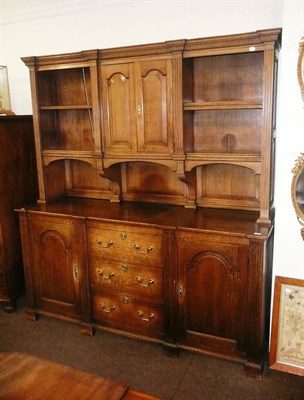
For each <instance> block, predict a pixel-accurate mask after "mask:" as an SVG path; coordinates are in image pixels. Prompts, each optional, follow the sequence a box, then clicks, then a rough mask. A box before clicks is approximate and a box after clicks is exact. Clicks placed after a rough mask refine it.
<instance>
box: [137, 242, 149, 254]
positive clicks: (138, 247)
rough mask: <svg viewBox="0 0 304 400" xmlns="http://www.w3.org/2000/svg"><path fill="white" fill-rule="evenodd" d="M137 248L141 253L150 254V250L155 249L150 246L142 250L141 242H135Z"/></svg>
mask: <svg viewBox="0 0 304 400" xmlns="http://www.w3.org/2000/svg"><path fill="white" fill-rule="evenodd" d="M134 248H135V250H137V251H138V252H139V253H141V254H148V253H150V251H152V250H153V247H152V246H148V247H147V249H146V250H141V248H140V245H139V244H135V245H134Z"/></svg>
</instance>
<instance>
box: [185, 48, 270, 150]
mask: <svg viewBox="0 0 304 400" xmlns="http://www.w3.org/2000/svg"><path fill="white" fill-rule="evenodd" d="M263 63H264V55H263V52H249V53H240V54H224V55H215V56H203V57H195V58H187V59H185V60H184V63H183V99H184V127H183V128H184V143H185V148H186V152H187V153H219V154H222V153H227V154H233V153H235V154H257V155H258V154H261V146H262V144H261V137H262V128H263Z"/></svg>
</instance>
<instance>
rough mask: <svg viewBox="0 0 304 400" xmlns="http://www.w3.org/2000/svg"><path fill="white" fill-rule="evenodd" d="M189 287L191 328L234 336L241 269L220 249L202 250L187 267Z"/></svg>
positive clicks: (188, 325) (188, 306)
mask: <svg viewBox="0 0 304 400" xmlns="http://www.w3.org/2000/svg"><path fill="white" fill-rule="evenodd" d="M186 287H187V292H188V293H189V296H187V305H186V307H187V313H186V314H187V329H188V330H189V331H193V332H201V333H204V334H207V335H212V336H218V337H224V338H232V336H233V331H234V329H233V325H234V321H233V314H234V308H235V305H236V304H237V303H238V297H239V284H238V271H237V270H236V269H235V268H234V267H233V266H232V265H231V263H230V262H229V260H228V259H227V258H226V257H225V256H224V255H223V254H221V253H219V252H218V251H211V250H208V251H203V252H201V253H199V254H198V255H196V256H195V257H193V259H192V260H191V262H190V264H189V266H188V268H187V272H186ZM198 316H199V317H198Z"/></svg>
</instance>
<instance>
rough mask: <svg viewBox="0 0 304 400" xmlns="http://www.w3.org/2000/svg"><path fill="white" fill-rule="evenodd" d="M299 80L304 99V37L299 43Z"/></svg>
mask: <svg viewBox="0 0 304 400" xmlns="http://www.w3.org/2000/svg"><path fill="white" fill-rule="evenodd" d="M297 73H298V81H299V85H300V89H301V93H302V99H303V101H304V37H302V39H301V40H300V43H299V57H298V67H297Z"/></svg>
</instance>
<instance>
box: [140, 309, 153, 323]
mask: <svg viewBox="0 0 304 400" xmlns="http://www.w3.org/2000/svg"><path fill="white" fill-rule="evenodd" d="M138 315H139V316H140V319H141V320H142V321H145V322H150V321H151V319H152V318H154V316H155V315H154V314H153V313H151V314H150V315H149V316H148V317H144V313H143V312H142V311H138Z"/></svg>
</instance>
